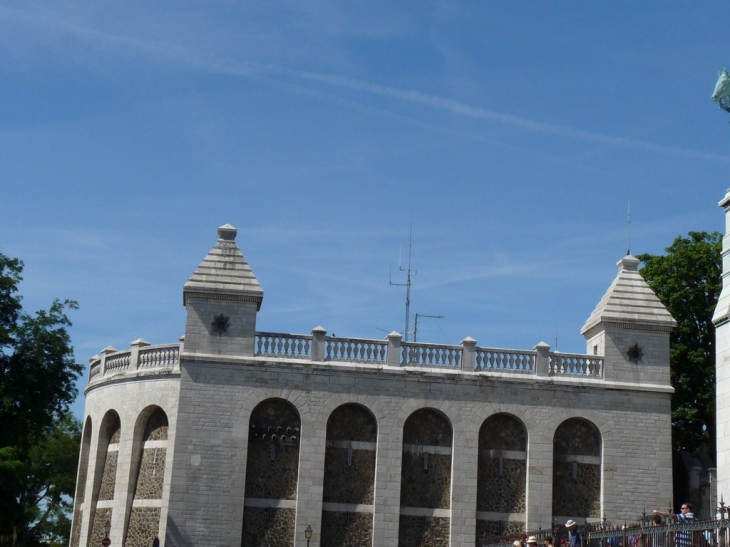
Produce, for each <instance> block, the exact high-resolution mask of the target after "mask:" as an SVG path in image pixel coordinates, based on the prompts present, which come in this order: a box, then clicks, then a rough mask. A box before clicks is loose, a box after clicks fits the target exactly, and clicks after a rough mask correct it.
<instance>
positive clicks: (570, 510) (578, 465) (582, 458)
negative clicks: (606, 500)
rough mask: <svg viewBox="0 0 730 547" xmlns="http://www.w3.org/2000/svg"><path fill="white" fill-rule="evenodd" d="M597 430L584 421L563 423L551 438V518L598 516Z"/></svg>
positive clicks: (599, 441)
mask: <svg viewBox="0 0 730 547" xmlns="http://www.w3.org/2000/svg"><path fill="white" fill-rule="evenodd" d="M602 444H603V438H602V436H601V432H600V430H599V429H598V427H597V426H596V425H595V424H594V423H593V422H592V421H589V420H587V419H585V418H578V417H572V418H568V419H566V420H565V421H563V422H562V423H561V424H560V425H559V426H558V427H557V429H556V430H555V434H554V436H553V518H563V517H568V518H573V519H576V518H580V519H586V518H599V517H600V516H601V453H602Z"/></svg>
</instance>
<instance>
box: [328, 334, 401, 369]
mask: <svg viewBox="0 0 730 547" xmlns="http://www.w3.org/2000/svg"><path fill="white" fill-rule="evenodd" d="M387 353H388V343H387V342H385V341H383V340H362V339H359V338H332V337H329V338H327V339H326V341H325V356H324V360H325V361H350V362H353V363H385V359H386V356H387Z"/></svg>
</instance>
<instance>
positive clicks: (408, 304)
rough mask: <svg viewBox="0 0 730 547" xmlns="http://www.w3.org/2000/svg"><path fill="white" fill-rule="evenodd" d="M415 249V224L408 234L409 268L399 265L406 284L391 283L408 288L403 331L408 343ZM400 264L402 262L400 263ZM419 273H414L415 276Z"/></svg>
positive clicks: (404, 338)
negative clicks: (413, 252) (412, 263)
mask: <svg viewBox="0 0 730 547" xmlns="http://www.w3.org/2000/svg"><path fill="white" fill-rule="evenodd" d="M412 248H413V224H411V229H410V233H409V234H408V267H407V268H404V267H403V266H401V265H400V263H399V264H398V269H399V270H400V271H401V272H406V282H405V283H393V282H392V281H390V284H391V285H393V286H395V287H405V288H406V329H405V331H403V341H404V342H408V319H409V317H410V315H411V271H412V270H411V250H412ZM399 262H400V261H399ZM416 273H417V272H413V275H415V274H416Z"/></svg>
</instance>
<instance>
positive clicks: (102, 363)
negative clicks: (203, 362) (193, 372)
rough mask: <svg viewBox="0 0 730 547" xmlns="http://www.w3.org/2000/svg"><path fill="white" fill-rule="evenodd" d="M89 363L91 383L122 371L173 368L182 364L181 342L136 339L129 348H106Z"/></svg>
mask: <svg viewBox="0 0 730 547" xmlns="http://www.w3.org/2000/svg"><path fill="white" fill-rule="evenodd" d="M89 364H90V366H89V383H92V382H95V381H97V380H99V379H100V378H101V377H102V376H109V375H112V374H117V373H120V372H125V373H128V372H136V371H142V370H145V371H147V370H150V371H154V370H173V369H176V368H178V367H179V366H180V343H177V344H162V345H158V346H152V345H150V344H149V343H148V342H145V341H144V340H141V339H140V340H135V341H134V342H132V347H131V349H128V350H124V351H117V350H116V349H114V348H112V347H107V348H104V349H103V350H102V351H101V356H98V355H95V356H94V357H92V358H91V359H90V360H89Z"/></svg>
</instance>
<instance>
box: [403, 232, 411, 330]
mask: <svg viewBox="0 0 730 547" xmlns="http://www.w3.org/2000/svg"><path fill="white" fill-rule="evenodd" d="M412 244H413V224H411V228H410V231H409V233H408V270H406V272H407V273H406V279H407V281H406V330H405V331H403V336H404V337H405V341H406V342H408V317H409V316H410V314H411V249H412V248H413V245H412ZM400 271H404V270H403V268H402V267H401V269H400Z"/></svg>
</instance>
